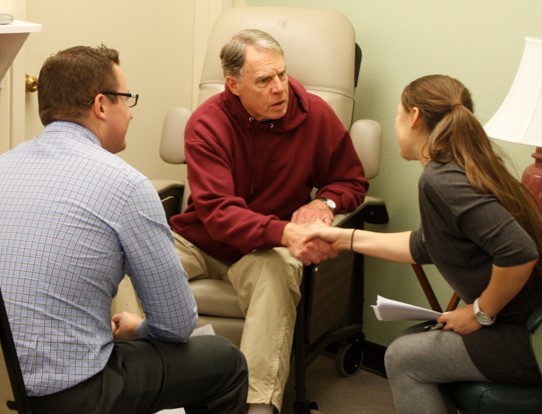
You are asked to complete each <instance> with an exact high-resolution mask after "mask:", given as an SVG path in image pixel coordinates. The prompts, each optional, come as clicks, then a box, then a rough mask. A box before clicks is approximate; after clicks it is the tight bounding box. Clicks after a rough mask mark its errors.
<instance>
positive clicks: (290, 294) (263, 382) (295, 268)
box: [173, 233, 302, 411]
mask: <svg viewBox="0 0 542 414" xmlns="http://www.w3.org/2000/svg"><path fill="white" fill-rule="evenodd" d="M173 237H174V238H175V245H176V248H177V253H178V254H179V257H180V258H181V261H182V263H183V267H184V269H185V271H186V273H187V274H188V278H189V279H203V278H214V279H221V280H226V281H229V282H230V283H231V284H232V286H233V288H234V289H235V291H236V292H237V295H238V298H239V305H240V307H241V310H242V311H243V314H244V315H245V325H244V328H243V335H242V338H241V351H242V352H243V354H244V355H245V358H246V360H247V364H248V372H249V392H248V400H247V401H248V403H249V404H255V403H260V404H273V405H274V406H275V407H276V408H277V409H278V410H279V411H280V408H281V406H282V398H283V395H284V388H285V386H286V382H287V380H288V375H289V371H290V354H291V349H292V341H293V335H294V326H295V318H296V307H297V303H298V302H299V298H300V291H299V285H300V283H301V277H302V264H301V262H300V261H298V260H297V259H295V258H293V257H292V256H291V255H290V253H289V252H288V249H286V248H284V247H277V248H274V249H270V250H263V251H254V252H252V253H249V254H247V255H246V256H244V257H242V258H241V259H239V260H238V261H237V262H235V263H232V264H228V263H223V262H221V261H220V260H217V259H215V258H213V257H211V256H209V255H208V254H206V253H204V252H203V251H201V250H200V249H198V248H197V247H196V246H194V245H193V244H192V243H190V242H189V241H187V240H186V239H184V238H182V237H181V236H179V235H178V234H175V233H173Z"/></svg>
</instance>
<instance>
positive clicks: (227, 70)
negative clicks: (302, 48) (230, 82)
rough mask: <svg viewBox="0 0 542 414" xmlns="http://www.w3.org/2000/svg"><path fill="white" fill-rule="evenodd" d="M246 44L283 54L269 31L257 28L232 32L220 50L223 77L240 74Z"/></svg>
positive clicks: (243, 62)
mask: <svg viewBox="0 0 542 414" xmlns="http://www.w3.org/2000/svg"><path fill="white" fill-rule="evenodd" d="M247 46H253V47H254V48H256V49H258V50H272V51H274V52H277V53H279V54H280V55H281V56H284V51H283V50H282V47H281V46H280V44H279V42H277V41H276V40H275V38H274V37H273V36H271V35H270V34H269V33H266V32H264V31H262V30H257V29H247V30H242V31H240V32H237V33H236V34H234V35H233V37H232V38H231V40H230V41H229V42H228V43H226V44H225V45H224V46H223V47H222V50H221V51H220V60H221V61H222V72H223V73H224V77H226V76H234V77H237V76H239V75H240V74H241V72H242V70H243V66H244V64H245V54H246V47H247Z"/></svg>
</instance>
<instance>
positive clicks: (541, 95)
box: [484, 37, 542, 147]
mask: <svg viewBox="0 0 542 414" xmlns="http://www.w3.org/2000/svg"><path fill="white" fill-rule="evenodd" d="M484 129H485V131H486V133H487V135H488V136H489V137H491V138H496V139H500V140H504V141H510V142H518V143H522V144H527V145H533V146H536V147H542V38H536V37H526V38H525V49H524V51H523V57H522V58H521V62H520V64H519V68H518V71H517V73H516V77H515V79H514V82H513V83H512V87H511V88H510V90H509V91H508V95H507V96H506V98H505V100H504V102H503V103H502V105H501V106H500V108H499V109H498V110H497V112H496V113H495V114H494V115H493V117H492V118H491V119H490V120H489V121H488V122H487V124H486V125H485V126H484Z"/></svg>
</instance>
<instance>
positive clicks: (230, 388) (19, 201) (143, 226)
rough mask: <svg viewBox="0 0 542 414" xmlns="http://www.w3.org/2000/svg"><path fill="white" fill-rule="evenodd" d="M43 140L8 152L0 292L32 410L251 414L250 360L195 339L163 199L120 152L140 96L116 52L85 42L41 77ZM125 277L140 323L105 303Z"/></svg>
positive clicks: (1, 187)
mask: <svg viewBox="0 0 542 414" xmlns="http://www.w3.org/2000/svg"><path fill="white" fill-rule="evenodd" d="M38 100H39V112H40V118H41V121H42V123H43V124H44V125H45V129H44V131H43V132H42V133H41V134H40V135H38V136H37V137H36V138H35V139H33V140H31V141H28V142H26V143H24V144H22V145H20V146H18V147H17V148H15V149H13V150H11V151H9V152H7V153H5V154H3V155H2V156H0V194H1V197H0V229H2V230H1V231H0V288H1V290H2V293H3V296H4V299H5V302H6V308H7V312H8V316H9V319H10V323H11V327H12V330H13V335H14V339H15V345H16V348H17V353H18V355H19V359H20V364H21V368H22V372H23V377H24V381H25V384H26V388H27V391H28V394H29V396H30V401H31V407H32V412H33V413H34V414H36V413H55V414H59V413H70V414H72V413H78V414H83V413H96V414H105V413H122V414H127V413H136V412H137V413H154V412H157V411H159V410H162V409H165V408H175V407H185V411H186V413H187V414H189V413H213V414H216V413H236V414H237V413H243V412H244V407H245V400H246V395H247V369H246V363H245V360H244V357H243V355H242V354H241V353H240V351H239V350H237V349H236V348H235V347H234V346H233V345H232V344H230V343H229V342H228V341H227V340H225V339H223V338H220V337H216V336H199V337H193V338H189V336H190V335H191V333H192V331H193V329H194V327H195V325H196V320H197V309H196V304H195V301H194V298H193V296H192V294H191V292H190V290H189V287H188V283H187V276H186V273H185V272H184V269H183V267H182V265H181V264H180V262H179V259H178V257H177V255H176V252H175V248H174V244H173V239H172V237H171V234H170V231H169V227H168V224H167V223H166V219H165V214H164V211H163V209H162V206H161V203H160V201H159V199H158V196H157V194H156V192H155V190H154V188H153V186H152V185H151V183H150V182H149V180H148V179H147V178H146V177H144V176H143V175H142V174H141V173H140V172H138V171H136V170H135V169H134V168H132V167H130V166H129V165H128V164H127V163H126V162H124V161H123V160H122V159H120V158H119V157H117V156H116V155H114V154H115V153H117V152H119V151H121V150H123V149H124V148H125V147H126V141H125V135H126V131H127V129H128V125H129V123H130V120H131V119H132V112H131V110H130V108H131V107H133V106H135V105H136V104H137V100H138V95H137V94H134V93H131V92H129V89H128V85H127V80H126V76H125V75H124V72H123V71H122V69H121V68H120V66H119V57H118V52H117V51H115V50H113V49H109V48H106V47H105V46H101V47H98V48H91V47H84V46H77V47H73V48H70V49H66V50H64V51H61V52H58V53H57V54H55V55H53V56H51V57H50V58H49V59H47V60H46V62H45V63H44V66H43V67H42V69H41V71H40V76H39V90H38ZM125 274H128V275H129V276H130V278H131V280H132V282H133V284H134V287H135V289H136V291H137V293H138V296H139V298H140V299H141V302H142V306H143V309H144V311H145V314H146V319H141V318H140V317H139V316H137V315H134V314H130V313H127V312H123V313H121V314H118V315H114V316H113V317H111V302H112V298H113V297H114V295H115V293H116V291H117V288H118V285H119V282H120V281H121V279H122V278H123V277H124V275H125Z"/></svg>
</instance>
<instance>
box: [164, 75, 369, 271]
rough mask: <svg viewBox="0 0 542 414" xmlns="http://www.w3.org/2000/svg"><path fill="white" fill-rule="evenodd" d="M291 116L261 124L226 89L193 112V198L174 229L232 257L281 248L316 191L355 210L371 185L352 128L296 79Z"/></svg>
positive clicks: (188, 136)
mask: <svg viewBox="0 0 542 414" xmlns="http://www.w3.org/2000/svg"><path fill="white" fill-rule="evenodd" d="M289 94H290V100H289V104H288V111H287V113H286V115H285V116H284V117H282V118H281V119H277V120H272V121H264V122H258V121H256V120H255V119H254V118H252V117H251V116H250V115H249V114H248V112H247V111H246V110H245V109H244V108H243V106H242V105H241V102H240V100H239V98H238V97H237V96H235V95H234V94H232V93H231V92H230V91H229V90H228V89H227V88H226V90H225V91H224V92H222V93H220V94H218V95H215V96H213V97H211V98H209V99H208V100H207V101H206V102H204V103H203V104H202V105H200V106H199V107H198V108H197V109H196V110H195V112H194V113H193V114H192V116H191V118H190V120H189V121H188V124H187V125H186V129H185V152H186V160H187V167H188V182H189V185H190V191H191V195H190V198H189V200H188V206H187V208H186V210H185V211H184V212H183V213H181V214H178V215H175V216H173V217H172V218H171V225H172V227H173V229H174V230H175V231H176V232H177V233H179V234H180V235H181V236H183V237H184V238H186V239H187V240H189V241H190V242H192V243H193V244H194V245H196V246H197V247H199V248H200V249H202V250H203V251H205V252H206V253H208V254H210V255H211V256H213V257H216V258H218V259H221V260H224V261H227V262H233V261H236V260H238V259H239V258H241V257H242V256H243V255H245V254H247V253H250V252H251V251H253V250H255V249H270V248H273V247H277V246H280V245H281V238H282V232H283V230H284V227H285V226H286V224H287V223H288V222H289V220H290V218H291V216H292V214H293V213H294V211H296V210H297V209H298V208H299V207H301V206H302V205H304V204H306V203H308V202H309V201H310V200H311V190H312V189H313V187H316V188H318V189H319V190H318V193H317V195H318V196H319V197H325V198H330V199H332V200H333V201H335V203H336V204H337V209H336V212H337V213H340V212H344V211H351V210H353V209H355V208H356V207H357V206H359V204H360V203H361V202H362V201H363V199H364V197H365V192H366V190H367V188H368V181H367V179H366V178H365V176H364V173H363V167H362V165H361V162H360V160H359V158H358V156H357V154H356V152H355V150H354V147H353V145H352V141H351V139H350V135H349V134H348V131H347V130H346V129H345V128H344V126H343V125H342V123H341V122H340V120H339V119H338V118H337V116H336V115H335V113H334V111H333V109H331V107H330V106H329V105H328V104H327V103H326V102H324V101H323V100H322V99H321V98H319V97H318V96H316V95H314V94H310V93H308V92H307V91H306V90H305V89H304V88H303V86H302V85H301V84H300V83H299V82H297V81H296V80H295V79H293V78H291V77H290V79H289Z"/></svg>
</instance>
